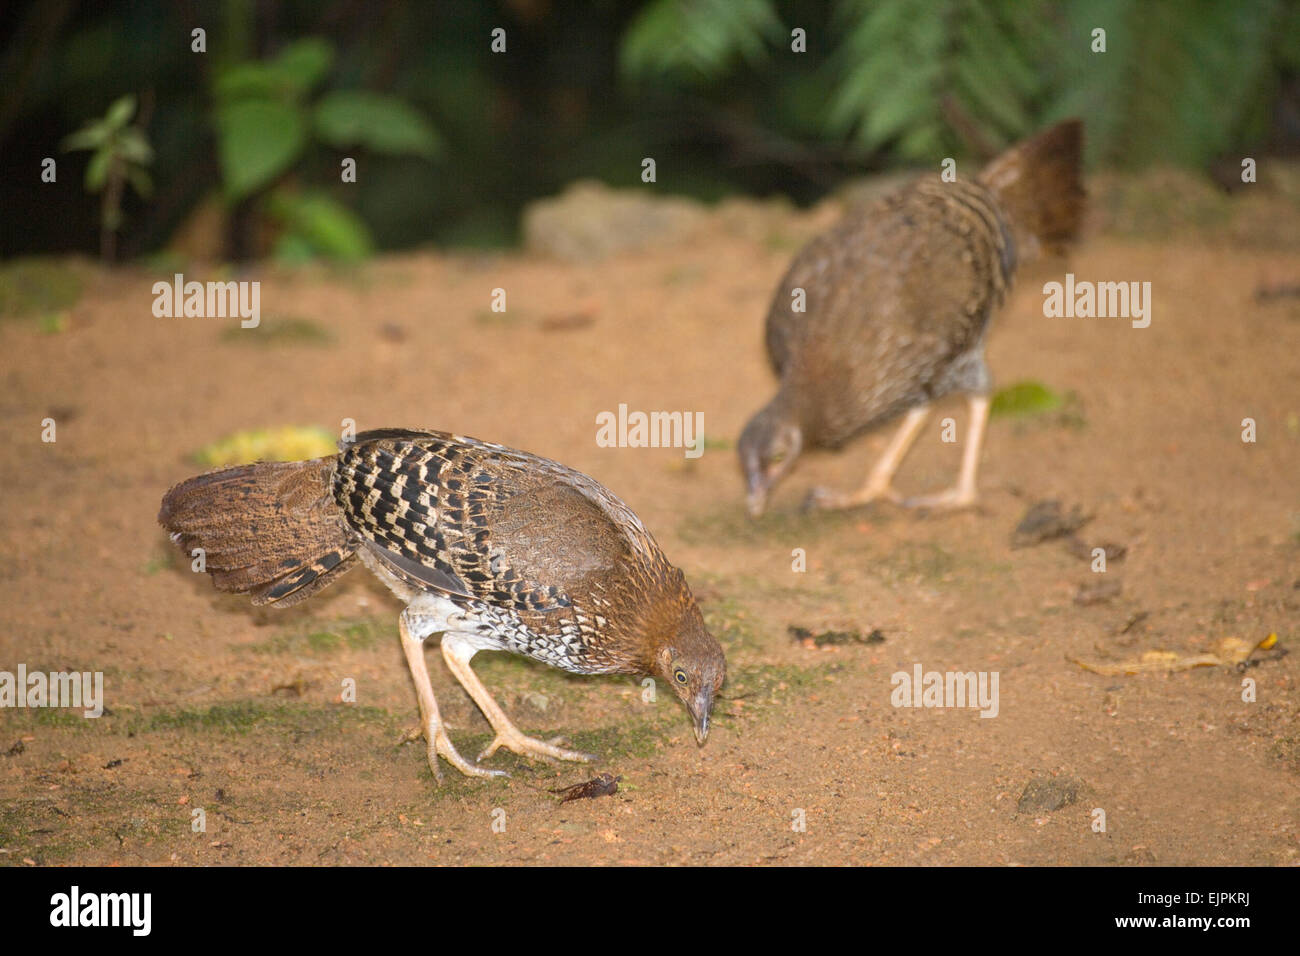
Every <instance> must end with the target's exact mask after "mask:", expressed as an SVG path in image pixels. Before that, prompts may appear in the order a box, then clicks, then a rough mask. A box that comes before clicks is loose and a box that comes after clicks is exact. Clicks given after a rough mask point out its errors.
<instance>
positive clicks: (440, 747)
mask: <svg viewBox="0 0 1300 956" xmlns="http://www.w3.org/2000/svg"><path fill="white" fill-rule="evenodd" d="M439 757H442V759H443V760H445V761H447V763H449V764H451V765H452V766H453V767H455V768H456V769H457V770H459V771H460V772H461V773H463V774H464V775H465V776H467V777H509V776H510V774H508V773H506V772H505V771H504V770H488V769H486V768H484V767H478V766H475V765H474V764H472V763H470V762H469V761H468V760H466V759H465V758H464V757H462V756H461V755H460V751H458V750H457V749H456V746H455V745H454V744H453V743H452V742H451V738H450V737H448V736H447V732H446V731H445V730H443V729H441V728H439V729H438V732H437V733H436V734H434V735H433V740H432V741H430V743H429V766H430V767H432V768H433V775H434V776H435V777H437V778H438V782H439V783H441V782H442V767H440V766H439V765H438V758H439Z"/></svg>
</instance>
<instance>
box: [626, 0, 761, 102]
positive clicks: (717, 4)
mask: <svg viewBox="0 0 1300 956" xmlns="http://www.w3.org/2000/svg"><path fill="white" fill-rule="evenodd" d="M782 30H783V28H782V26H781V21H780V19H779V18H778V17H777V15H776V11H775V10H774V9H773V7H772V3H771V0H654V2H652V3H650V4H649V5H648V6H646V7H645V8H643V9H642V10H641V12H640V13H639V14H637V16H636V19H634V20H633V21H632V24H631V25H630V26H629V27H628V29H627V32H626V33H625V34H624V36H623V42H622V49H621V50H620V55H619V66H620V69H621V71H622V73H623V75H624V76H625V77H627V78H628V79H632V80H653V79H656V78H658V77H661V76H668V77H670V78H673V79H676V80H679V81H683V82H687V83H691V82H700V81H702V80H708V79H714V78H716V77H718V76H720V75H721V74H723V73H724V72H725V71H726V70H728V69H729V68H731V67H732V66H733V65H734V64H735V62H736V61H738V60H739V61H742V62H745V63H748V64H749V65H751V66H753V65H758V64H761V63H762V62H764V61H765V60H766V57H767V45H768V43H769V42H772V41H774V40H777V39H779V38H780V37H781V34H782Z"/></svg>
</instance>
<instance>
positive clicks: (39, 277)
mask: <svg viewBox="0 0 1300 956" xmlns="http://www.w3.org/2000/svg"><path fill="white" fill-rule="evenodd" d="M82 286H83V281H82V276H81V272H80V270H78V269H76V268H74V267H73V266H72V265H70V264H69V263H66V262H60V261H59V260H57V259H44V258H29V259H13V260H11V261H9V262H6V263H4V264H3V265H0V318H10V317H19V316H28V315H33V314H38V315H39V314H51V313H59V312H62V311H65V310H67V309H69V308H71V307H72V306H73V305H75V304H76V302H77V300H78V299H80V298H81V290H82Z"/></svg>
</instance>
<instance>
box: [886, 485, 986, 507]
mask: <svg viewBox="0 0 1300 956" xmlns="http://www.w3.org/2000/svg"><path fill="white" fill-rule="evenodd" d="M976 501H977V498H976V495H975V492H973V491H963V490H962V489H960V488H949V489H948V490H947V491H941V492H939V493H938V494H933V495H917V496H916V497H913V498H905V499H903V502H902V505H903V507H904V508H925V509H928V510H930V511H959V510H961V509H963V508H973V507H975V504H976Z"/></svg>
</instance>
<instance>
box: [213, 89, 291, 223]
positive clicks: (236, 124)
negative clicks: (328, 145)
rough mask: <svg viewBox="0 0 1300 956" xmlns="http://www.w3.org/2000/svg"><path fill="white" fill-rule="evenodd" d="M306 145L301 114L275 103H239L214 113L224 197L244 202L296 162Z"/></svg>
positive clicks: (244, 101)
mask: <svg viewBox="0 0 1300 956" xmlns="http://www.w3.org/2000/svg"><path fill="white" fill-rule="evenodd" d="M306 143H307V124H306V122H305V121H304V119H303V115H302V113H301V112H299V111H298V110H296V109H294V108H293V107H292V106H291V105H289V104H287V103H281V102H278V101H276V100H263V99H250V100H240V101H239V102H235V103H231V104H229V105H227V106H222V107H220V108H218V110H217V147H218V156H219V158H220V160H221V169H222V173H223V175H224V176H225V180H226V196H227V197H228V198H230V199H232V200H236V199H243V198H244V197H246V196H250V195H252V194H253V193H255V192H257V191H258V190H259V189H261V188H263V187H264V186H266V185H267V184H269V183H270V182H272V181H273V180H275V179H276V178H277V177H278V176H280V175H281V174H282V173H283V172H284V171H285V170H287V169H288V168H289V167H291V166H292V165H293V164H294V163H296V162H297V161H298V158H299V157H300V156H301V155H302V150H303V147H304V146H305V145H306Z"/></svg>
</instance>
